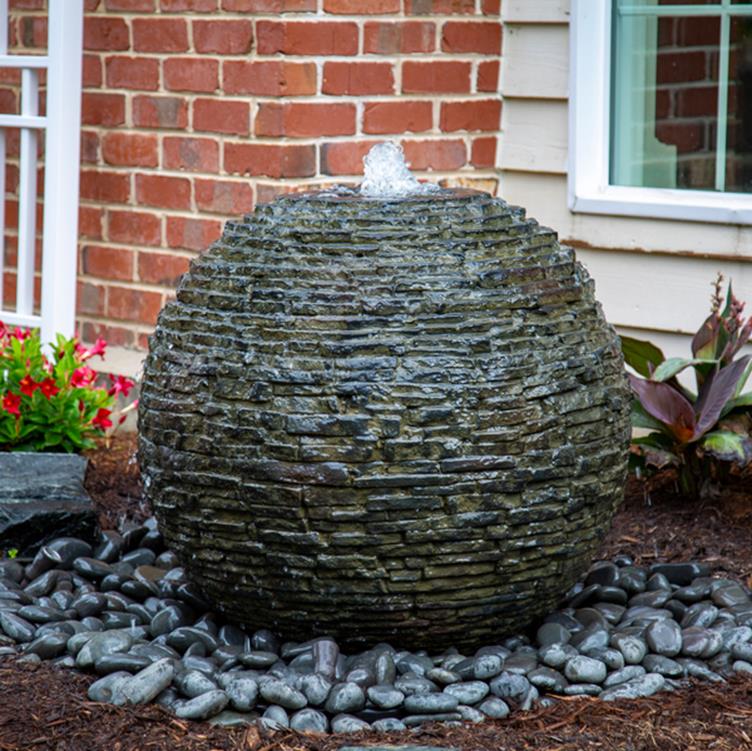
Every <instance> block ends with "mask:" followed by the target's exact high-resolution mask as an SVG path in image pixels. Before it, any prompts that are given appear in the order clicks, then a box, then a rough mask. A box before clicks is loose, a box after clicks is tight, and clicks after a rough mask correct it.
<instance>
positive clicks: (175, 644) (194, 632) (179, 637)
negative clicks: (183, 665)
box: [167, 626, 219, 652]
mask: <svg viewBox="0 0 752 751" xmlns="http://www.w3.org/2000/svg"><path fill="white" fill-rule="evenodd" d="M197 642H201V643H202V644H203V645H204V648H205V649H206V651H207V652H213V651H214V650H215V649H216V648H217V647H218V646H219V642H218V641H217V640H216V639H215V638H214V637H213V636H212V635H211V634H210V633H208V632H207V631H204V630H203V629H200V628H195V627H193V626H180V627H179V628H176V629H175V630H174V631H172V632H171V633H169V634H168V635H167V645H168V646H170V647H172V648H173V649H177V650H178V652H185V650H187V649H188V648H189V647H190V646H191V644H196V643H197Z"/></svg>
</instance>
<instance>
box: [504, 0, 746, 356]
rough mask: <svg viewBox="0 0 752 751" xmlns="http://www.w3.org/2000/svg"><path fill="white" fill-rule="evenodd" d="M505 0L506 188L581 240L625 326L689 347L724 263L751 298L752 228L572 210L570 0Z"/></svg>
mask: <svg viewBox="0 0 752 751" xmlns="http://www.w3.org/2000/svg"><path fill="white" fill-rule="evenodd" d="M503 8H504V10H503V16H504V20H505V24H506V25H505V28H504V46H505V49H504V64H503V66H502V67H503V75H502V82H501V89H502V95H503V97H504V107H503V122H502V129H503V138H502V147H501V155H500V167H501V188H500V194H501V195H502V196H503V197H504V198H505V199H506V200H508V201H509V202H510V203H513V204H517V205H521V206H525V207H526V208H527V210H528V213H529V215H530V216H532V217H535V218H536V219H538V220H539V221H540V222H541V223H542V224H544V225H547V226H550V227H553V228H554V229H556V230H557V231H558V232H559V235H560V237H561V238H562V240H563V241H565V242H568V243H571V244H572V245H573V246H575V248H576V250H577V254H578V257H579V258H580V259H581V260H582V261H583V263H584V264H585V265H586V266H587V268H588V270H589V271H590V273H591V275H592V276H593V278H594V279H595V282H596V290H597V296H598V299H599V300H601V302H602V303H603V307H604V311H605V312H606V316H607V317H608V319H609V320H610V321H611V322H612V323H614V324H615V325H616V326H617V328H618V329H619V330H620V331H623V332H625V333H630V334H631V335H633V336H639V337H642V338H650V339H654V340H656V341H657V342H658V343H660V344H661V345H662V346H664V347H665V348H666V351H667V352H668V353H669V354H683V355H686V353H687V347H688V344H689V340H688V335H689V334H690V333H693V332H694V330H696V328H697V327H698V326H699V324H700V323H701V322H702V320H703V319H704V318H705V316H706V315H707V307H708V301H709V297H710V292H711V288H710V283H711V282H712V280H713V279H714V278H715V275H716V273H717V272H718V271H722V272H723V273H724V275H725V276H727V277H731V278H733V280H734V287H735V289H736V290H737V292H738V294H739V296H740V297H741V298H742V299H746V300H748V301H749V303H750V305H752V228H750V227H739V226H732V225H722V224H710V223H700V222H678V221H668V220H657V219H638V218H631V217H615V216H604V215H597V214H581V213H579V214H573V213H572V212H570V211H569V209H568V203H567V200H568V194H567V176H566V169H567V110H568V102H567V96H568V94H567V92H568V69H569V27H568V18H569V14H568V11H569V2H567V1H566V0H506V1H505V2H504V3H503Z"/></svg>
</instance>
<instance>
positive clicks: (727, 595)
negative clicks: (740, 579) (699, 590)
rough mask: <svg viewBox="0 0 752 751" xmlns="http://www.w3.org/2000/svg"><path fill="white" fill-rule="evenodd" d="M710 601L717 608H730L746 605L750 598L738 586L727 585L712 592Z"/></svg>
mask: <svg viewBox="0 0 752 751" xmlns="http://www.w3.org/2000/svg"><path fill="white" fill-rule="evenodd" d="M711 599H712V600H713V602H714V603H715V604H716V605H717V606H718V607H719V608H731V607H734V605H747V604H749V602H750V597H749V595H748V594H747V592H746V591H745V590H744V589H743V588H742V586H741V585H740V584H729V585H728V586H726V587H720V588H718V589H716V590H714V591H713V593H712V594H711Z"/></svg>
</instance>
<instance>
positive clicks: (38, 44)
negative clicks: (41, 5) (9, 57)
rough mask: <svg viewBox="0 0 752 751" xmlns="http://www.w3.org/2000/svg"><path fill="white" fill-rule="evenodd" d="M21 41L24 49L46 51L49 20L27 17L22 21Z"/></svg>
mask: <svg viewBox="0 0 752 751" xmlns="http://www.w3.org/2000/svg"><path fill="white" fill-rule="evenodd" d="M20 33H21V40H22V42H23V45H24V47H32V48H38V49H44V48H45V47H47V19H46V18H44V17H40V16H27V17H26V18H22V19H21V20H20Z"/></svg>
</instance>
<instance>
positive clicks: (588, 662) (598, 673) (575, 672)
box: [564, 655, 607, 683]
mask: <svg viewBox="0 0 752 751" xmlns="http://www.w3.org/2000/svg"><path fill="white" fill-rule="evenodd" d="M606 673H607V670H606V665H605V664H604V663H603V662H601V661H600V660H596V659H594V658H592V657H585V656H584V655H578V656H577V657H573V658H572V659H571V660H569V662H567V664H566V665H565V666H564V675H565V676H566V677H567V679H568V680H570V681H572V683H602V682H603V681H604V680H605V678H606Z"/></svg>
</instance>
